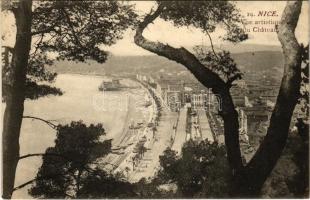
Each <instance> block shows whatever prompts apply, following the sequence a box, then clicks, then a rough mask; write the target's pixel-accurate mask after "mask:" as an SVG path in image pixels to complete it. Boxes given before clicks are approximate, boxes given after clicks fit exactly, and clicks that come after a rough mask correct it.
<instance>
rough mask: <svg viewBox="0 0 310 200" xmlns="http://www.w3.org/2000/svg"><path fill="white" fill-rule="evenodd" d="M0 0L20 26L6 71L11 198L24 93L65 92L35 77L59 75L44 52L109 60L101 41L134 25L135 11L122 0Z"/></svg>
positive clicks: (7, 188) (5, 138) (6, 167)
mask: <svg viewBox="0 0 310 200" xmlns="http://www.w3.org/2000/svg"><path fill="white" fill-rule="evenodd" d="M1 3H2V6H3V7H2V9H6V10H8V11H12V12H13V14H14V17H15V20H16V28H17V32H16V43H15V46H14V47H13V48H9V49H10V51H11V53H12V59H11V60H9V61H10V62H9V65H8V68H7V72H8V73H6V75H8V77H7V78H6V80H8V81H7V82H5V90H4V91H5V92H6V94H5V102H6V108H5V113H4V122H3V124H4V126H3V134H2V147H3V151H2V152H3V197H4V198H11V195H12V192H13V186H14V180H15V172H16V166H17V163H18V158H19V135H20V128H21V122H22V117H23V110H24V99H25V98H26V97H27V96H26V95H29V97H31V98H38V97H40V96H42V95H46V94H49V93H53V94H59V92H60V91H58V90H57V89H55V88H52V89H50V88H49V89H48V88H46V87H43V88H42V87H38V85H37V84H36V83H35V81H38V80H39V81H40V80H47V81H51V80H53V78H54V77H55V74H51V73H48V72H47V71H45V69H44V64H51V60H49V59H48V57H46V54H45V53H46V52H53V53H55V54H56V55H57V58H58V59H68V60H76V61H85V60H86V59H93V60H96V61H97V62H100V63H102V62H105V60H106V59H107V52H105V51H104V50H102V49H101V47H99V46H102V45H111V44H114V43H115V42H116V41H117V40H118V39H120V38H121V37H122V33H123V32H124V31H125V30H126V28H128V27H130V26H131V25H133V23H134V21H135V20H134V19H135V16H136V14H135V13H134V12H133V10H132V7H131V6H127V5H125V4H122V3H121V2H118V1H35V2H34V5H32V0H18V1H7V0H4V1H2V2H1ZM34 38H37V41H36V42H34V45H33V46H34V48H33V49H32V45H31V44H32V39H34ZM30 54H31V55H30ZM4 57H5V59H6V61H8V57H7V56H4ZM33 92H35V93H37V94H33Z"/></svg>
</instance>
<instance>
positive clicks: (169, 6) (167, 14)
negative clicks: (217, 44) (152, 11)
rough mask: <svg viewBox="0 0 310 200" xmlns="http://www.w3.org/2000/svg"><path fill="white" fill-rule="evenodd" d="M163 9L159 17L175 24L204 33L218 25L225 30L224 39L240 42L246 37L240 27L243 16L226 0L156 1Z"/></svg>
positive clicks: (209, 31)
mask: <svg viewBox="0 0 310 200" xmlns="http://www.w3.org/2000/svg"><path fill="white" fill-rule="evenodd" d="M158 4H159V5H163V6H164V7H165V9H164V10H163V12H161V14H160V17H161V18H162V19H164V20H166V21H171V22H172V23H173V24H174V25H175V26H177V27H180V26H187V27H189V26H193V27H195V28H199V29H201V30H202V32H204V33H211V32H214V31H215V29H216V27H218V25H219V24H220V25H222V27H223V28H224V29H225V30H226V35H225V36H224V37H223V39H224V40H228V41H231V42H240V41H243V40H246V39H247V38H248V36H247V34H246V33H245V32H244V30H243V29H242V28H241V27H240V26H241V25H242V23H243V20H244V19H243V17H242V16H241V14H240V12H239V11H238V10H237V9H236V6H235V5H234V4H233V3H231V2H228V1H158Z"/></svg>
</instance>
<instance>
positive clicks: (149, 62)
mask: <svg viewBox="0 0 310 200" xmlns="http://www.w3.org/2000/svg"><path fill="white" fill-rule="evenodd" d="M251 48H252V47H250V46H248V49H251ZM261 48H265V47H261ZM232 57H233V58H234V60H235V62H236V63H237V65H238V67H239V68H240V70H242V71H244V72H245V71H250V72H255V71H257V70H259V71H260V70H271V69H273V70H274V69H276V70H279V71H282V70H281V67H282V66H283V55H282V53H281V51H276V50H275V49H273V51H249V52H242V53H232ZM50 69H51V70H52V71H56V72H57V73H81V74H85V73H86V74H114V73H122V72H130V73H132V72H146V73H152V72H156V71H158V70H160V69H161V70H164V71H166V72H169V71H175V70H177V71H184V70H185V68H184V67H183V66H182V65H180V64H178V63H176V62H174V61H170V60H168V59H166V58H164V57H161V56H156V55H151V56H111V57H110V58H109V59H108V60H107V62H106V63H104V64H98V63H96V62H94V61H89V63H75V62H70V61H61V62H57V63H56V64H55V65H54V66H52V67H51V68H50Z"/></svg>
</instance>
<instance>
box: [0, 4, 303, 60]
mask: <svg viewBox="0 0 310 200" xmlns="http://www.w3.org/2000/svg"><path fill="white" fill-rule="evenodd" d="M133 3H135V4H136V9H137V10H138V12H139V14H141V15H143V14H146V13H148V12H149V11H150V9H151V8H152V7H154V6H155V3H154V2H152V1H136V2H133ZM235 4H236V7H237V8H238V9H240V12H241V14H242V15H244V16H245V18H246V19H247V20H252V21H255V20H262V19H265V20H267V19H271V18H270V17H269V18H267V17H258V16H256V17H248V16H247V13H249V12H251V13H254V14H256V15H257V13H258V12H259V11H275V12H276V15H277V16H276V17H272V19H273V20H274V21H277V20H280V18H281V14H282V11H283V9H284V7H285V4H286V2H285V1H238V2H235ZM308 7H309V2H308V1H303V6H302V11H301V15H300V17H299V23H298V26H297V29H296V37H297V39H298V41H299V42H303V43H308V42H309V35H308V33H309V30H308V29H309V18H308V17H309V16H308V14H307V13H308ZM2 17H3V16H2ZM13 20H14V18H13V16H12V15H11V16H10V15H9V16H8V15H6V19H5V20H3V19H2V20H1V21H2V24H1V28H2V32H6V31H8V29H7V28H6V27H12V23H13V24H14V22H13ZM265 27H266V28H272V27H274V25H265ZM247 28H250V29H251V28H253V26H251V25H248V26H247ZM221 35H223V30H221V29H217V30H216V31H215V32H214V33H211V37H212V40H213V42H214V43H215V44H218V45H220V44H225V42H223V41H222V40H221V39H219V36H221ZM144 36H145V37H146V38H147V39H149V40H153V41H160V42H163V43H167V44H169V45H171V46H174V47H180V46H183V47H192V46H194V45H210V42H209V39H208V37H207V35H205V34H203V33H202V32H201V31H200V30H198V29H195V28H188V27H181V28H176V27H174V26H173V25H172V24H171V23H170V22H166V21H164V20H162V19H159V18H158V19H156V20H155V21H154V23H153V24H150V25H149V26H148V27H147V28H146V29H145V31H144ZM133 37H134V31H132V30H127V31H125V33H124V37H123V39H122V40H119V41H118V42H117V43H116V44H114V45H112V46H110V47H104V48H103V49H104V50H107V51H109V52H111V53H112V54H113V55H120V56H122V55H126V56H127V55H151V54H152V53H150V52H148V51H146V50H144V49H142V48H141V47H138V46H137V45H135V43H134V41H133ZM243 43H244V44H264V45H266V44H267V45H277V46H279V45H280V43H279V41H278V38H277V34H276V33H275V32H258V33H253V32H250V33H249V39H248V40H246V41H245V42H243ZM2 45H9V46H13V45H14V34H11V36H10V37H6V39H5V41H3V40H2ZM238 45H242V44H238Z"/></svg>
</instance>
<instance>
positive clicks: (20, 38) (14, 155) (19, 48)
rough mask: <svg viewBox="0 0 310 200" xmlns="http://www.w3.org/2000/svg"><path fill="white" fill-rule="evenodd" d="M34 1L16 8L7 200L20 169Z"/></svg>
mask: <svg viewBox="0 0 310 200" xmlns="http://www.w3.org/2000/svg"><path fill="white" fill-rule="evenodd" d="M31 7H32V1H31V0H20V2H18V3H17V7H15V8H13V13H14V16H15V19H16V28H17V32H16V43H15V46H14V52H13V57H12V63H11V69H10V70H12V74H11V83H10V91H9V92H8V96H7V99H6V108H5V112H4V121H3V133H2V153H3V160H2V163H3V174H2V175H3V198H6V199H9V198H11V196H12V192H13V188H14V181H15V173H16V167H17V163H18V158H19V136H20V128H21V123H22V117H23V111H24V99H25V80H26V68H27V65H28V58H29V51H30V48H31V20H32V10H31Z"/></svg>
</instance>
